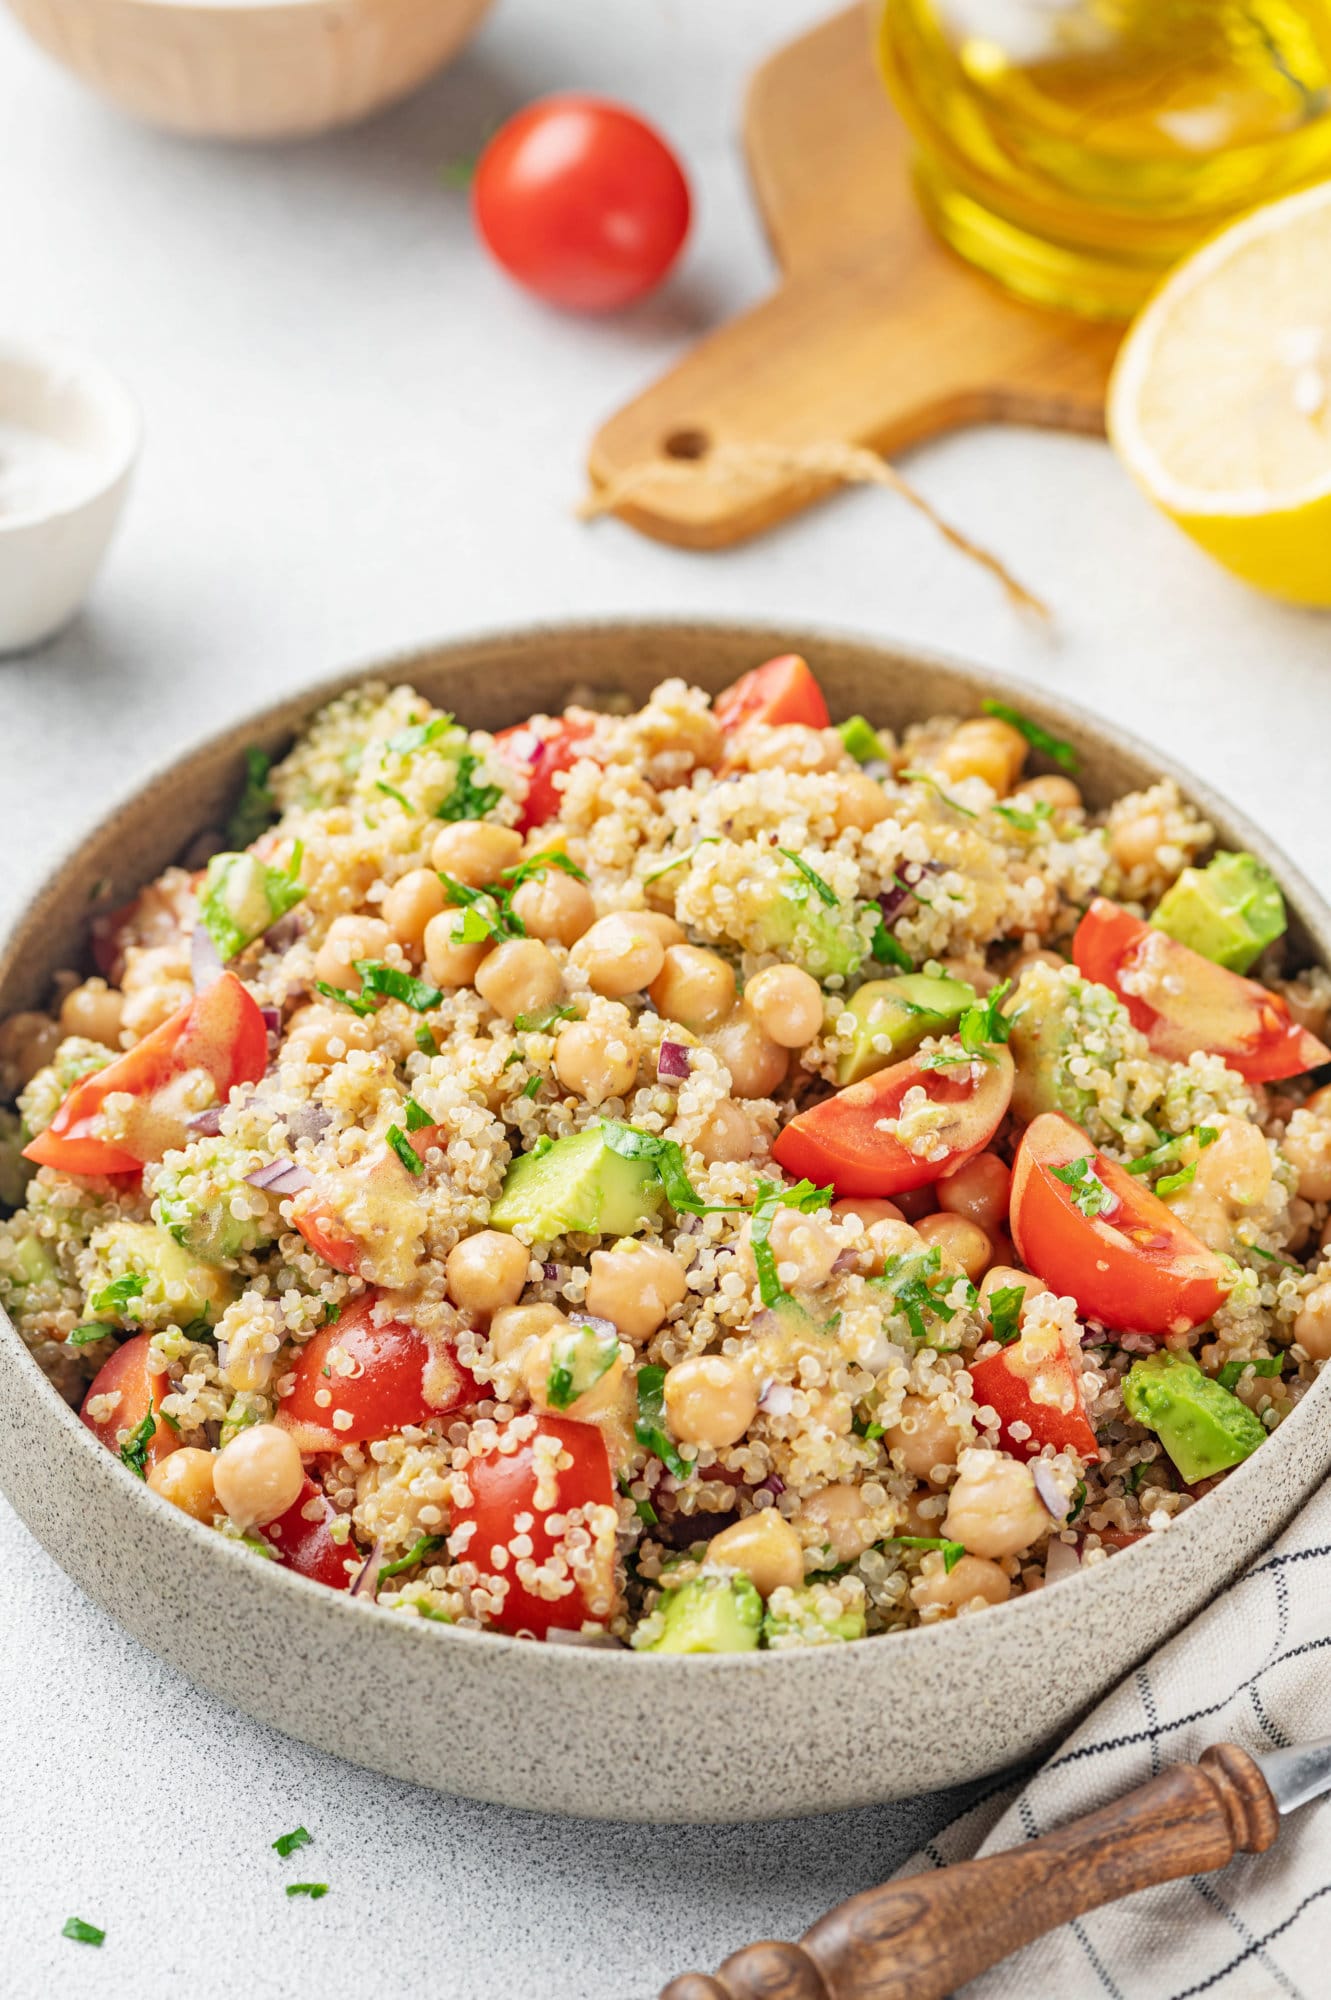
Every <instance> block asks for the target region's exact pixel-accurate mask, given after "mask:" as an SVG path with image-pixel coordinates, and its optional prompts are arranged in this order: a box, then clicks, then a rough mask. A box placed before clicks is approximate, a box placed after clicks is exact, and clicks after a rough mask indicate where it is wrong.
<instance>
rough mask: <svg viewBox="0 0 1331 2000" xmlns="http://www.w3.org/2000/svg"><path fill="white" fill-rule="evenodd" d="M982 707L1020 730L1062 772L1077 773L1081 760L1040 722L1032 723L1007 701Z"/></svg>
mask: <svg viewBox="0 0 1331 2000" xmlns="http://www.w3.org/2000/svg"><path fill="white" fill-rule="evenodd" d="M980 707H981V708H982V709H983V710H984V712H985V714H986V715H996V716H997V717H998V719H999V721H1000V722H1007V723H1010V724H1011V726H1012V728H1013V729H1017V730H1020V732H1021V734H1022V735H1023V736H1024V737H1025V738H1026V741H1027V742H1028V743H1029V744H1030V746H1031V748H1032V750H1041V751H1043V752H1044V754H1045V756H1046V757H1050V758H1052V759H1053V761H1054V763H1055V764H1057V765H1058V766H1059V768H1060V770H1064V771H1077V770H1078V769H1079V768H1080V764H1081V760H1080V758H1079V757H1078V755H1077V753H1076V751H1075V750H1074V749H1073V747H1072V745H1071V744H1070V743H1065V742H1064V741H1063V739H1062V737H1061V736H1051V735H1050V734H1049V731H1048V730H1047V729H1042V728H1041V726H1040V724H1039V723H1038V722H1032V721H1031V718H1030V716H1029V715H1023V714H1022V712H1021V710H1020V709H1019V708H1013V707H1011V706H1010V705H1009V704H1008V703H1007V702H1005V701H982V702H981V703H980Z"/></svg>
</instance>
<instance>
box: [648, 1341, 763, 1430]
mask: <svg viewBox="0 0 1331 2000" xmlns="http://www.w3.org/2000/svg"><path fill="white" fill-rule="evenodd" d="M664 1395H665V1409H666V1420H667V1422H668V1423H669V1425H670V1429H671V1431H672V1433H673V1434H674V1436H675V1437H677V1438H678V1439H679V1440H680V1442H681V1444H701V1445H710V1446H711V1448H712V1449H713V1450H714V1451H721V1450H722V1449H724V1447H725V1446H726V1445H728V1444H736V1443H738V1441H739V1439H740V1438H742V1437H743V1435H744V1433H745V1431H746V1430H747V1429H748V1428H749V1425H750V1424H751V1423H752V1422H753V1420H754V1417H755V1416H756V1415H757V1413H758V1390H757V1387H756V1385H755V1383H754V1379H753V1371H752V1369H751V1368H750V1367H749V1365H748V1364H747V1362H744V1361H739V1360H734V1359H732V1358H731V1356H729V1355H727V1354H694V1355H691V1356H690V1357H689V1359H688V1360H687V1361H677V1362H676V1363H675V1365H674V1367H673V1368H668V1369H667V1370H666V1378H665V1384H664Z"/></svg>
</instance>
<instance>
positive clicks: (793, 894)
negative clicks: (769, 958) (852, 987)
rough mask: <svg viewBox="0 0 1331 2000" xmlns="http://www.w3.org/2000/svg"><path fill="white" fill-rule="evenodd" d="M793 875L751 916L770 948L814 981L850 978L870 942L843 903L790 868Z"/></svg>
mask: <svg viewBox="0 0 1331 2000" xmlns="http://www.w3.org/2000/svg"><path fill="white" fill-rule="evenodd" d="M791 876H792V877H793V879H792V880H788V881H782V882H779V883H778V884H777V885H776V886H775V887H774V888H773V890H772V892H771V893H770V895H769V896H768V899H767V901H766V903H765V904H764V905H763V907H762V908H761V909H759V910H756V911H755V912H754V918H753V921H754V923H755V925H756V926H757V928H758V930H759V931H760V932H761V934H762V940H763V945H764V947H765V948H766V950H768V951H780V952H785V953H786V954H787V955H788V956H789V957H790V958H792V959H793V960H794V962H795V963H796V965H799V966H802V967H803V968H804V970H805V971H806V972H809V973H812V975H813V977H814V978H815V979H818V980H822V979H826V978H827V977H829V975H831V974H834V973H835V974H838V975H839V976H840V977H841V978H843V979H845V978H849V977H850V975H851V974H852V973H854V972H856V971H858V970H859V967H860V965H861V964H862V963H863V960H864V955H865V952H866V951H867V949H868V947H867V945H866V944H865V942H864V939H863V937H862V936H861V935H860V932H859V930H858V928H857V926H856V923H855V912H854V910H853V909H852V908H850V907H849V906H847V905H843V904H840V903H838V904H837V905H835V907H834V906H833V905H832V904H830V903H825V902H823V900H822V898H821V897H820V896H819V895H818V893H817V891H816V890H815V889H814V887H813V885H812V883H809V882H806V881H804V880H803V878H802V877H801V876H799V875H797V874H795V871H794V869H793V867H792V869H791Z"/></svg>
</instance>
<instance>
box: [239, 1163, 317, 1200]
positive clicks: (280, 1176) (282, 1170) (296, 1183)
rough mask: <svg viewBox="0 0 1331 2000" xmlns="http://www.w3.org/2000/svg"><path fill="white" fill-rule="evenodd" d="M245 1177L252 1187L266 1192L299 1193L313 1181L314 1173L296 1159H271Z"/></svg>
mask: <svg viewBox="0 0 1331 2000" xmlns="http://www.w3.org/2000/svg"><path fill="white" fill-rule="evenodd" d="M245 1179H246V1181H247V1182H248V1184H249V1186H250V1187H254V1188H261V1189H262V1190H263V1191H264V1193H265V1194H299V1193H300V1191H301V1189H302V1188H307V1187H309V1186H310V1185H311V1184H312V1183H313V1180H314V1175H313V1174H312V1173H311V1172H310V1170H309V1168H308V1167H302V1166H301V1165H300V1163H299V1162H298V1161H296V1160H270V1161H269V1162H268V1165H267V1166H266V1167H256V1168H255V1170H254V1172H253V1173H252V1174H246V1176H245Z"/></svg>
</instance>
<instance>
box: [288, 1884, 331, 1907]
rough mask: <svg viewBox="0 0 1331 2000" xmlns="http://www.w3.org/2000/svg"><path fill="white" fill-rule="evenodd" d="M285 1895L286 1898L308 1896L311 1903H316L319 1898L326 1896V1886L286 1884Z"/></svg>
mask: <svg viewBox="0 0 1331 2000" xmlns="http://www.w3.org/2000/svg"><path fill="white" fill-rule="evenodd" d="M287 1894H288V1896H308V1897H309V1899H310V1901H311V1902H312V1903H317V1902H318V1900H319V1898H320V1896H326V1895H327V1894H328V1884H327V1883H326V1882H288V1883H287Z"/></svg>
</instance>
